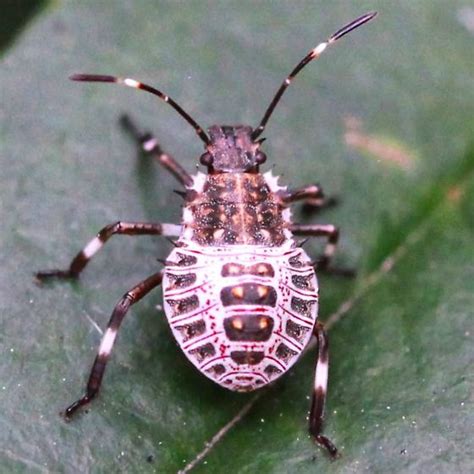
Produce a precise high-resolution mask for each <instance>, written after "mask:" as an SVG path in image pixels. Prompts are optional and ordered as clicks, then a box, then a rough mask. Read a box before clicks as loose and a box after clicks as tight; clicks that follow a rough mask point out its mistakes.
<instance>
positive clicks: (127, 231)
mask: <svg viewBox="0 0 474 474" xmlns="http://www.w3.org/2000/svg"><path fill="white" fill-rule="evenodd" d="M180 232H181V226H179V225H175V224H158V223H147V222H120V221H119V222H115V223H114V224H109V225H108V226H106V227H104V228H103V229H102V230H101V231H100V232H99V233H98V234H97V236H96V237H94V238H93V239H92V240H91V241H90V242H89V243H88V244H87V245H86V246H85V247H84V248H83V249H82V250H81V251H80V252H79V253H78V254H77V255H76V256H75V257H74V259H73V260H72V262H71V264H70V265H69V268H68V269H67V270H46V271H41V272H38V273H36V275H35V276H36V278H37V279H38V280H40V281H43V280H47V279H48V278H77V277H78V276H79V274H80V273H81V272H82V270H84V267H85V266H86V265H87V264H88V263H89V260H90V259H91V258H92V257H93V256H94V255H95V254H96V253H97V252H98V251H99V250H100V249H101V248H102V246H103V245H104V244H105V243H106V242H107V240H109V239H110V237H112V236H113V235H116V234H117V235H164V236H177V235H179V234H180Z"/></svg>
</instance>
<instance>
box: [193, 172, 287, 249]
mask: <svg viewBox="0 0 474 474" xmlns="http://www.w3.org/2000/svg"><path fill="white" fill-rule="evenodd" d="M188 199H189V200H188V202H187V204H186V208H187V209H188V212H189V211H190V212H191V214H192V217H191V216H189V217H191V218H188V219H185V221H184V226H185V228H186V229H187V230H190V229H192V234H191V233H188V235H192V237H191V240H193V241H195V242H197V243H199V244H201V245H211V246H226V245H265V246H279V245H281V244H282V243H283V242H284V240H285V238H286V237H285V234H284V229H285V228H286V226H287V223H286V222H285V219H284V218H283V215H282V212H283V209H284V207H283V206H282V204H281V202H280V199H279V197H278V195H276V194H275V193H272V191H271V190H270V188H269V185H268V184H267V182H266V179H265V176H264V175H261V174H254V173H220V174H216V175H208V176H207V179H206V182H205V184H204V187H203V190H202V192H199V193H198V192H191V193H190V194H189V197H188Z"/></svg>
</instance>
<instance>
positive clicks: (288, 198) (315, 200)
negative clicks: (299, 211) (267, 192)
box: [280, 184, 337, 213]
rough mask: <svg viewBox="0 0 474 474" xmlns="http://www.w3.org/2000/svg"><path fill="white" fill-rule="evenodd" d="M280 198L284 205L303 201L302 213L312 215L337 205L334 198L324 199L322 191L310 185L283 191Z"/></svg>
mask: <svg viewBox="0 0 474 474" xmlns="http://www.w3.org/2000/svg"><path fill="white" fill-rule="evenodd" d="M280 197H281V199H282V201H283V202H284V203H285V204H290V203H292V202H296V201H304V202H303V211H304V212H306V213H312V212H314V211H318V210H320V209H322V208H324V207H329V206H333V205H334V204H336V203H337V201H336V199H335V198H326V196H325V195H324V192H323V189H322V188H321V187H320V186H319V185H317V184H310V185H309V186H304V187H302V188H298V189H294V190H290V191H284V192H283V193H281V194H280Z"/></svg>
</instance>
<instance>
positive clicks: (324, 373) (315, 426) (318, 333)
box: [309, 323, 337, 458]
mask: <svg viewBox="0 0 474 474" xmlns="http://www.w3.org/2000/svg"><path fill="white" fill-rule="evenodd" d="M313 334H314V336H315V337H316V338H317V340H318V355H317V358H316V367H315V370H314V388H313V397H312V400H311V411H310V414H309V432H310V433H311V435H312V436H313V437H314V439H315V441H316V442H317V443H318V444H319V445H320V446H323V447H324V448H326V449H327V450H328V452H329V454H330V455H331V457H333V458H334V457H336V455H337V448H336V446H335V445H334V444H333V443H332V441H331V440H330V439H329V438H327V437H326V436H324V435H323V434H321V433H322V430H323V421H324V406H325V403H326V393H327V387H328V369H329V343H328V337H327V334H326V332H325V331H324V328H323V325H322V324H321V323H317V324H316V326H315V327H314V331H313Z"/></svg>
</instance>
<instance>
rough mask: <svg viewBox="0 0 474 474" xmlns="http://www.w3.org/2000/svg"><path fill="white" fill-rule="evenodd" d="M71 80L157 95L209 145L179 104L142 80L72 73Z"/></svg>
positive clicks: (198, 127) (204, 134) (200, 128)
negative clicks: (105, 84) (117, 86)
mask: <svg viewBox="0 0 474 474" xmlns="http://www.w3.org/2000/svg"><path fill="white" fill-rule="evenodd" d="M69 79H71V80H72V81H81V82H114V83H115V84H121V85H123V86H127V87H133V88H134V89H142V90H144V91H147V92H149V93H150V94H153V95H156V96H158V97H159V98H160V99H163V100H164V101H165V102H166V103H168V104H169V105H171V107H173V109H174V110H176V112H178V114H179V115H181V117H183V118H184V120H186V122H188V123H189V124H190V125H191V127H193V128H194V130H195V131H196V133H197V134H198V136H199V138H200V139H201V140H202V141H203V142H204V143H205V144H206V145H209V144H210V143H211V141H210V140H209V137H208V136H207V135H206V133H205V132H204V131H203V129H202V127H201V126H200V125H199V124H198V123H197V122H196V121H195V120H194V119H193V118H192V117H191V116H190V115H189V114H188V113H187V112H185V111H184V110H183V109H182V108H181V106H180V105H179V104H177V103H176V102H175V101H174V100H173V99H172V98H171V97H169V96H167V95H166V94H163V92H161V91H159V90H158V89H155V88H154V87H151V86H149V85H147V84H144V83H143V82H139V81H136V80H135V79H130V78H121V77H115V76H104V75H101V74H73V75H72V76H70V77H69Z"/></svg>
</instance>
